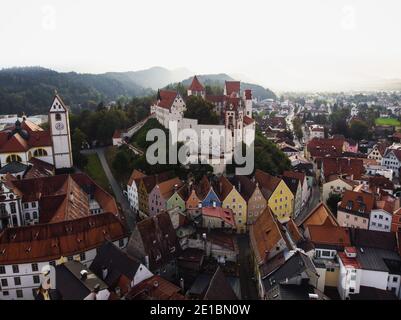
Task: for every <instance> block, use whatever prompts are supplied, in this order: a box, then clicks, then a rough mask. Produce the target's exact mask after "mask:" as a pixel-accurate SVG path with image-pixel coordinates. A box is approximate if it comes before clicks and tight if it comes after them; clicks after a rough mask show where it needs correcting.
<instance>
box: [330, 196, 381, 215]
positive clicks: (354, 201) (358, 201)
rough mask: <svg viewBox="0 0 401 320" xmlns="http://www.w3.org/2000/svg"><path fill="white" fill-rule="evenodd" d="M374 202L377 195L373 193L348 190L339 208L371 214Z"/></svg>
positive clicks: (354, 212)
mask: <svg viewBox="0 0 401 320" xmlns="http://www.w3.org/2000/svg"><path fill="white" fill-rule="evenodd" d="M374 203H375V197H374V195H373V194H371V193H367V192H363V191H362V192H355V191H351V190H346V191H345V192H344V195H343V198H342V199H341V202H340V204H339V205H338V209H339V210H342V211H345V212H349V213H351V214H357V215H361V216H369V214H370V212H371V211H372V209H373V206H374Z"/></svg>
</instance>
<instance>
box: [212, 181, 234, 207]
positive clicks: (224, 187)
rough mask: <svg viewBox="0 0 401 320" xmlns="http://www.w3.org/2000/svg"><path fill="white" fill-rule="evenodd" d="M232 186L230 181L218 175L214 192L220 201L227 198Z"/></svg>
mask: <svg viewBox="0 0 401 320" xmlns="http://www.w3.org/2000/svg"><path fill="white" fill-rule="evenodd" d="M233 188H234V186H233V185H232V184H231V182H230V181H228V179H227V178H226V177H225V176H220V178H219V180H218V187H217V188H216V192H217V194H218V195H219V198H220V200H221V201H224V200H225V199H226V198H227V196H228V195H229V194H230V192H231V190H232V189H233Z"/></svg>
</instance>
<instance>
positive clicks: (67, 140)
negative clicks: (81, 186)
mask: <svg viewBox="0 0 401 320" xmlns="http://www.w3.org/2000/svg"><path fill="white" fill-rule="evenodd" d="M49 125H50V134H51V138H52V143H53V159H54V166H55V167H56V169H65V168H71V167H72V166H73V163H72V148H71V133H70V122H69V120H68V109H67V107H66V105H65V104H64V102H63V100H62V99H61V98H60V96H59V95H58V94H57V92H56V94H55V96H54V99H53V103H52V106H51V108H50V111H49Z"/></svg>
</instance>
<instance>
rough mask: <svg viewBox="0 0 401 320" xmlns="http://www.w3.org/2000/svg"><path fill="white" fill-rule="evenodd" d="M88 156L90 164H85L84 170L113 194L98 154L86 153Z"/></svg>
mask: <svg viewBox="0 0 401 320" xmlns="http://www.w3.org/2000/svg"><path fill="white" fill-rule="evenodd" d="M86 158H87V159H88V164H87V165H86V166H85V168H84V170H83V171H84V172H85V173H86V174H88V175H89V176H90V177H91V178H92V179H93V180H95V181H96V183H97V184H99V185H100V186H101V187H102V188H103V189H104V190H106V191H107V192H109V193H110V194H111V195H113V194H114V193H113V190H112V189H111V187H110V185H109V180H108V179H107V177H106V174H105V173H104V170H103V167H102V164H101V163H100V160H99V157H98V155H97V154H89V155H86Z"/></svg>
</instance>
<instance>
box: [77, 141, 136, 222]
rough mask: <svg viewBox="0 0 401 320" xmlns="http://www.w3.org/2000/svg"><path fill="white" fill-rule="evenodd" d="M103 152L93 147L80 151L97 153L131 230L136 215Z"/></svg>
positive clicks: (101, 149) (102, 149) (103, 150)
mask: <svg viewBox="0 0 401 320" xmlns="http://www.w3.org/2000/svg"><path fill="white" fill-rule="evenodd" d="M104 152H105V148H94V149H88V150H82V151H81V153H82V154H93V153H97V155H98V157H99V160H100V163H101V164H102V167H103V170H104V173H105V174H106V177H107V179H108V180H109V183H110V186H111V188H112V189H113V192H114V196H115V198H116V201H117V202H118V203H119V204H120V206H121V209H122V211H123V213H124V217H125V220H126V222H127V226H128V227H129V229H130V230H132V229H133V228H134V226H135V218H136V217H135V215H134V213H133V212H132V210H131V208H130V206H129V203H128V200H127V198H126V197H125V196H124V194H123V191H122V189H121V187H120V185H119V183H118V182H117V180H116V179H115V178H114V176H113V173H112V172H111V169H110V167H109V164H108V163H107V160H106V156H105V153H104Z"/></svg>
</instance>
